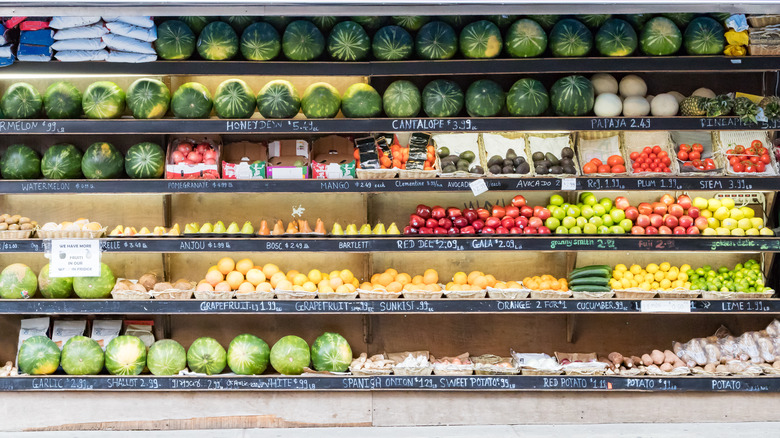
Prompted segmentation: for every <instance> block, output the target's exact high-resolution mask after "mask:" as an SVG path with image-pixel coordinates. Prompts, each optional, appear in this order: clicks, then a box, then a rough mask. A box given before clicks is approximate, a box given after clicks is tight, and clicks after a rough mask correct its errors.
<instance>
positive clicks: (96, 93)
mask: <svg viewBox="0 0 780 438" xmlns="http://www.w3.org/2000/svg"><path fill="white" fill-rule="evenodd" d="M81 106H82V107H84V114H86V115H87V117H89V118H90V119H117V118H119V117H121V116H122V113H123V112H124V111H125V92H124V91H123V90H122V89H121V88H119V85H117V84H115V83H113V82H110V81H98V82H94V83H92V84H90V86H89V87H87V89H86V91H84V96H83V97H82V99H81Z"/></svg>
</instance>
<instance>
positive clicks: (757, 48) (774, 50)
mask: <svg viewBox="0 0 780 438" xmlns="http://www.w3.org/2000/svg"><path fill="white" fill-rule="evenodd" d="M748 53H750V55H751V56H772V55H780V44H771V45H770V44H749V45H748Z"/></svg>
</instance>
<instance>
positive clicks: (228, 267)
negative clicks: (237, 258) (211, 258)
mask: <svg viewBox="0 0 780 438" xmlns="http://www.w3.org/2000/svg"><path fill="white" fill-rule="evenodd" d="M235 267H236V262H234V261H233V259H231V258H230V257H223V258H222V259H220V260H219V261H218V262H217V269H218V270H219V272H221V273H222V275H228V273H229V272H230V271H232V270H233V269H235Z"/></svg>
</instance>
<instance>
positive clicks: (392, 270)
mask: <svg viewBox="0 0 780 438" xmlns="http://www.w3.org/2000/svg"><path fill="white" fill-rule="evenodd" d="M385 274H390V275H392V276H393V277H395V276H396V275H398V271H396V270H395V269H393V268H387V270H386V271H385Z"/></svg>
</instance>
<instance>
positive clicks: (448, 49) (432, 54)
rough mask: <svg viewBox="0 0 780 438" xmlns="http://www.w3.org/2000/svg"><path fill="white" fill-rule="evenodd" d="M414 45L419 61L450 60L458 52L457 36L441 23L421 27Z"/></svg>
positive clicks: (433, 22) (450, 28)
mask: <svg viewBox="0 0 780 438" xmlns="http://www.w3.org/2000/svg"><path fill="white" fill-rule="evenodd" d="M414 44H415V50H416V51H417V56H418V57H420V58H421V59H450V58H452V57H453V56H455V54H456V53H457V52H458V36H457V35H456V34H455V31H454V30H453V29H452V26H450V25H449V24H447V23H445V22H443V21H431V22H430V23H428V24H426V25H425V26H423V27H422V29H420V31H419V32H417V38H416V39H415V42H414Z"/></svg>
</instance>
